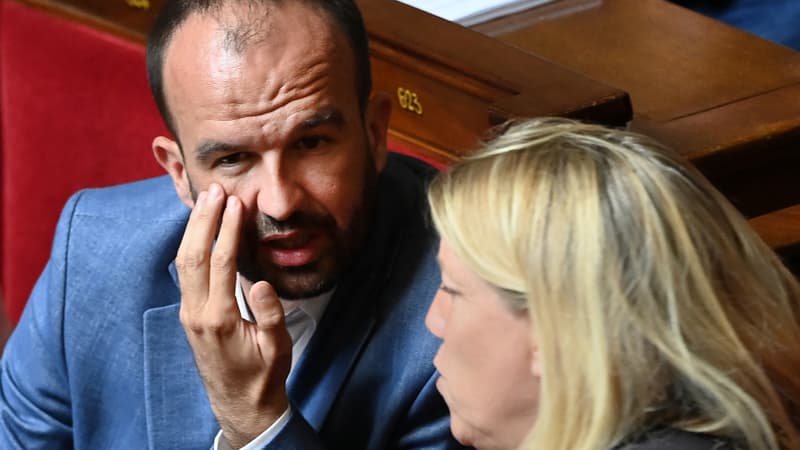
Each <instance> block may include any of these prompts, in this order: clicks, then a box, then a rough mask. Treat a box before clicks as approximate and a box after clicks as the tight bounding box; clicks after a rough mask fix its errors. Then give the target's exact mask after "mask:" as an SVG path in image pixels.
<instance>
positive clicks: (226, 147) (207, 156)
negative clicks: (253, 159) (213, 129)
mask: <svg viewBox="0 0 800 450" xmlns="http://www.w3.org/2000/svg"><path fill="white" fill-rule="evenodd" d="M245 150H246V148H245V147H244V146H242V145H235V144H228V143H225V142H219V141H205V142H203V143H202V144H200V145H199V146H198V147H197V150H196V152H195V159H196V160H197V161H198V162H199V163H201V164H205V163H207V162H208V161H210V160H211V159H213V158H214V155H218V154H221V153H237V152H242V151H245Z"/></svg>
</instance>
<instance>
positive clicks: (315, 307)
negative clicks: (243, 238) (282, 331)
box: [214, 274, 333, 450]
mask: <svg viewBox="0 0 800 450" xmlns="http://www.w3.org/2000/svg"><path fill="white" fill-rule="evenodd" d="M235 295H236V304H237V305H238V306H239V313H240V314H241V316H242V319H244V320H247V321H250V322H255V320H254V319H253V315H252V313H251V312H250V310H249V309H248V307H247V302H246V300H245V295H244V289H243V288H242V284H241V283H240V282H239V276H238V274H237V276H236V291H235ZM332 296H333V289H332V290H330V291H328V292H326V293H324V294H321V295H319V296H317V297H312V298H308V299H304V300H281V304H282V305H283V310H284V311H285V316H284V320H285V321H286V328H287V330H288V331H289V335H290V336H291V337H292V367H291V369H290V370H294V365H295V363H296V362H297V360H298V359H300V356H301V355H302V354H303V352H304V351H305V349H306V347H307V346H308V342H309V341H310V340H311V336H313V335H314V332H315V331H316V330H317V324H318V323H319V321H320V319H321V318H322V314H323V313H325V308H326V307H327V306H328V302H329V301H330V300H331V297H332ZM290 373H291V372H290ZM291 417H292V408H291V406H289V408H287V409H286V411H284V413H283V414H282V415H281V417H280V418H278V420H277V421H275V423H273V424H272V425H271V426H270V427H269V428H267V429H266V430H265V431H264V432H263V433H261V434H260V435H258V437H256V438H255V439H253V440H252V441H250V442H249V443H248V444H247V445H245V446H244V447H242V448H241V450H256V449H259V448H261V447H263V446H265V445H267V444H268V443H269V442H270V441H272V439H273V438H274V437H275V436H276V435H277V434H278V433H279V432H280V431H281V430H282V429H283V427H284V426H285V425H286V424H287V423H288V422H289V419H290V418H291ZM214 450H233V449H232V448H231V446H230V444H229V443H228V441H227V440H226V439H225V437H224V436H223V435H222V430H220V431H219V433H217V437H216V438H215V439H214Z"/></svg>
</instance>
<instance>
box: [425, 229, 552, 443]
mask: <svg viewBox="0 0 800 450" xmlns="http://www.w3.org/2000/svg"><path fill="white" fill-rule="evenodd" d="M439 265H440V266H441V268H442V286H441V288H440V289H439V292H438V293H437V294H436V297H435V298H434V299H433V304H432V305H431V308H430V310H429V311H428V316H427V317H426V319H425V323H426V325H427V326H428V328H429V329H430V330H431V332H432V333H433V334H435V335H436V336H438V337H440V338H441V339H442V345H441V347H440V348H439V352H438V353H437V354H436V357H435V358H434V365H435V366H436V368H437V369H438V370H439V373H440V375H441V376H440V377H439V380H438V381H437V383H436V387H437V388H438V389H439V392H440V393H441V394H442V397H444V399H445V401H446V402H447V406H448V407H449V408H450V416H451V424H450V428H451V430H452V432H453V436H455V437H456V439H457V440H458V441H459V442H461V443H462V444H465V445H470V446H473V447H476V448H478V449H480V450H488V449H513V448H516V447H517V446H518V445H519V444H521V443H522V440H523V438H524V437H525V435H526V434H527V432H528V431H529V430H530V428H531V427H532V426H533V423H534V421H535V418H536V409H537V403H538V398H539V375H538V373H535V372H538V371H537V370H535V367H538V362H536V361H535V358H536V348H535V345H534V343H533V340H532V337H531V336H532V334H531V324H530V320H529V318H528V315H527V314H526V313H519V312H516V313H515V312H512V310H511V309H510V308H509V307H508V306H507V305H506V304H504V300H503V299H502V298H501V297H500V294H499V292H498V291H497V290H495V289H494V288H493V287H492V286H490V285H489V284H487V283H486V282H485V281H483V280H482V279H481V278H480V277H478V276H477V275H476V274H475V273H474V272H472V271H471V270H470V269H469V268H467V267H466V266H465V265H463V264H462V263H461V261H459V260H458V259H457V258H456V256H455V255H454V254H453V253H452V252H451V250H450V248H449V247H448V244H447V242H445V241H444V240H442V243H441V246H440V248H439Z"/></svg>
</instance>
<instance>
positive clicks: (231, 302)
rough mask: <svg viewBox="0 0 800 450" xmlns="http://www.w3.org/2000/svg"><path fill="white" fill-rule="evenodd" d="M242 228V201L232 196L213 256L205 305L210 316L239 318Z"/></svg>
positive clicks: (228, 202) (223, 214) (224, 214)
mask: <svg viewBox="0 0 800 450" xmlns="http://www.w3.org/2000/svg"><path fill="white" fill-rule="evenodd" d="M241 229H242V202H241V201H240V200H239V199H238V198H237V197H236V196H233V195H231V196H229V197H228V200H227V202H226V206H225V211H224V212H223V213H222V225H221V226H220V230H219V235H218V236H217V243H216V245H215V246H214V251H213V252H212V253H211V262H210V274H209V279H210V283H211V284H210V286H209V300H208V303H207V305H206V308H207V311H208V313H209V314H211V315H213V316H216V317H225V316H226V315H228V314H232V313H233V314H235V316H236V318H237V319H238V318H239V313H238V309H237V307H236V301H235V299H234V294H233V292H234V289H235V288H236V270H237V269H236V255H237V252H238V249H239V236H240V235H241Z"/></svg>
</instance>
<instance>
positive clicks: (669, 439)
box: [614, 428, 744, 450]
mask: <svg viewBox="0 0 800 450" xmlns="http://www.w3.org/2000/svg"><path fill="white" fill-rule="evenodd" d="M614 450H744V449H742V448H734V447H733V445H731V444H730V443H729V442H728V441H727V440H725V439H723V438H720V437H717V436H714V435H710V434H701V433H690V432H688V431H683V430H678V429H675V428H661V429H658V430H656V431H653V432H649V433H645V434H643V435H642V436H641V437H639V438H637V439H635V440H633V441H631V442H627V443H624V444H622V445H620V446H617V447H615V449H614Z"/></svg>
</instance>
